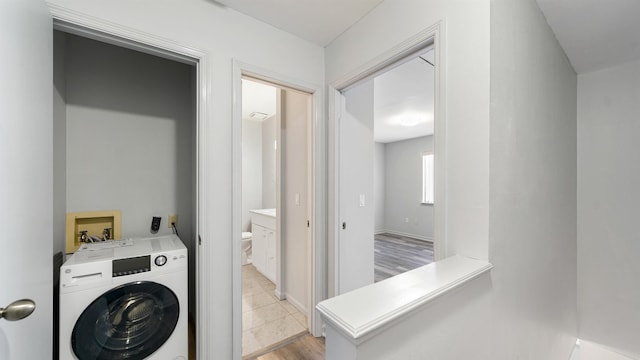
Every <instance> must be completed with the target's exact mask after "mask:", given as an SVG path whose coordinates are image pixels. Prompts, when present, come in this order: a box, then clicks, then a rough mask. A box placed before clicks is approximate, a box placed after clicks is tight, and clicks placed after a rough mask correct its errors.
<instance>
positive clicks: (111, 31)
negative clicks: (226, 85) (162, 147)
mask: <svg viewBox="0 0 640 360" xmlns="http://www.w3.org/2000/svg"><path fill="white" fill-rule="evenodd" d="M47 5H48V6H49V11H50V12H51V15H52V17H53V19H54V21H55V22H56V23H57V24H58V26H59V27H61V28H65V30H70V31H72V32H74V33H76V34H79V35H81V36H85V37H89V38H93V39H100V40H101V41H106V42H108V43H111V44H115V45H118V46H122V47H126V48H130V49H135V50H138V51H142V52H145V53H149V54H153V55H156V56H161V57H165V58H168V59H171V60H175V61H180V62H184V63H189V64H194V65H195V66H196V72H197V75H196V77H197V84H196V87H197V92H196V94H197V95H196V98H197V99H196V100H197V114H196V124H197V125H196V132H197V135H196V142H197V144H196V149H197V151H196V164H197V167H196V173H197V175H196V193H197V196H196V199H197V200H196V201H197V204H196V234H195V235H197V240H198V244H197V246H196V247H195V252H196V274H195V276H196V289H195V291H196V316H197V321H196V336H197V340H196V344H197V347H198V348H197V355H198V358H199V359H209V358H211V356H209V355H210V353H211V352H210V351H209V350H210V349H209V342H208V341H207V340H206V339H208V338H209V333H210V330H209V329H210V324H209V321H208V319H209V317H210V316H209V310H208V309H209V307H208V306H205V305H206V304H211V297H210V295H209V291H207V289H206V287H205V286H204V284H210V283H211V275H210V274H211V269H210V264H211V261H207V260H208V259H211V258H213V255H212V254H213V248H212V247H211V246H210V245H211V244H210V242H208V241H204V242H200V236H201V235H202V236H206V234H208V232H207V222H206V221H205V219H207V204H206V202H205V201H202V200H201V199H206V198H207V197H206V194H207V187H208V182H207V177H206V175H207V171H206V168H207V161H206V154H207V151H206V146H207V142H206V141H205V140H206V139H205V138H204V137H205V135H206V131H205V130H206V128H207V124H208V122H209V120H208V117H207V113H208V107H209V105H208V97H207V94H208V93H209V91H208V89H209V88H210V87H211V86H210V84H209V76H208V74H207V71H208V68H209V61H210V60H209V54H208V53H207V52H205V51H202V50H199V49H196V48H192V47H189V46H187V45H185V44H181V43H177V42H173V41H170V40H167V39H164V38H160V37H157V36H155V35H152V34H149V33H146V32H143V31H139V30H136V29H132V28H128V27H125V26H121V25H117V24H114V23H110V22H107V21H103V20H100V19H97V18H94V17H92V16H88V15H85V14H82V13H78V12H76V11H74V10H72V9H68V8H66V7H64V6H60V5H56V4H50V3H47ZM52 30H53V29H52Z"/></svg>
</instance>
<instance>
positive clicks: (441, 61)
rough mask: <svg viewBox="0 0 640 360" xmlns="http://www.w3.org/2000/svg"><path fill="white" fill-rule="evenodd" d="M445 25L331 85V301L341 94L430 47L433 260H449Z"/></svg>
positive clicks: (335, 278) (336, 254)
mask: <svg viewBox="0 0 640 360" xmlns="http://www.w3.org/2000/svg"><path fill="white" fill-rule="evenodd" d="M444 29H445V26H444V21H440V22H438V23H436V24H434V25H432V26H430V27H429V28H426V29H424V30H423V31H421V32H419V33H418V34H416V35H414V36H412V37H411V38H409V39H407V40H406V41H404V42H402V43H400V44H399V45H397V46H395V47H393V48H391V49H389V50H388V51H385V52H384V53H383V54H381V55H379V56H377V57H376V58H374V59H372V60H370V61H369V62H367V63H366V64H364V65H362V66H360V67H358V68H356V69H354V70H353V71H351V72H349V73H347V74H346V75H344V76H342V77H340V78H339V79H337V80H335V81H333V82H331V83H329V85H328V108H329V114H328V116H329V129H328V131H329V136H328V149H329V166H328V175H329V176H328V178H329V184H328V185H329V187H328V190H329V195H328V198H329V204H328V213H329V219H328V228H329V229H330V230H329V233H328V236H329V244H328V253H329V254H332V256H331V257H330V258H329V274H328V277H329V280H328V281H329V283H328V286H329V294H328V295H329V297H332V296H336V295H339V294H338V291H339V289H340V287H339V285H340V267H339V264H340V256H341V255H343V254H340V246H339V243H338V242H339V241H340V224H341V222H342V219H341V214H340V191H339V190H340V189H339V184H340V173H339V166H340V151H341V149H340V133H339V131H338V129H339V125H340V124H339V121H340V117H341V111H342V110H341V109H342V108H344V106H342V104H341V103H340V102H341V100H340V99H341V92H342V91H344V90H346V89H348V88H349V87H352V86H354V85H355V84H356V83H358V82H360V81H362V80H364V79H367V78H370V77H373V76H375V75H377V74H380V73H382V72H385V71H386V70H387V69H388V68H389V67H390V66H394V65H398V64H401V63H402V62H403V60H404V59H407V58H408V57H410V56H411V55H414V54H417V53H419V52H420V51H421V50H423V49H425V48H426V47H428V46H431V45H433V47H434V55H435V64H436V66H435V77H434V80H435V89H434V96H435V99H434V134H435V136H434V153H435V154H437V155H436V157H435V165H434V168H435V169H434V176H435V179H434V180H435V193H434V203H435V204H434V234H433V243H434V260H436V261H437V260H440V259H443V258H445V257H446V255H447V248H446V244H447V242H446V196H445V195H446V192H445V190H446V189H445V184H446V177H445V175H446V166H445V164H446V147H445V139H446V121H445V120H446V114H445V94H446V91H445V90H446V89H445V74H446V69H445V64H446V61H445V52H444V46H443V44H444V35H445V34H444Z"/></svg>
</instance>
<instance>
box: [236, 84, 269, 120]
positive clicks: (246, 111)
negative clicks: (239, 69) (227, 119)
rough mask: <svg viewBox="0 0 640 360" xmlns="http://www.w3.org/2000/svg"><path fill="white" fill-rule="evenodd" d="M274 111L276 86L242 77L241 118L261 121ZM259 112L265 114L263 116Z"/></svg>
mask: <svg viewBox="0 0 640 360" xmlns="http://www.w3.org/2000/svg"><path fill="white" fill-rule="evenodd" d="M275 113H276V88H275V87H273V86H269V85H266V84H263V83H259V82H255V81H251V80H247V79H242V119H244V120H253V121H263V120H265V119H266V118H268V117H269V116H272V115H274V114H275ZM252 114H254V116H252ZM261 114H265V116H261Z"/></svg>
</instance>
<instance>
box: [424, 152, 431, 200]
mask: <svg viewBox="0 0 640 360" xmlns="http://www.w3.org/2000/svg"><path fill="white" fill-rule="evenodd" d="M422 203H423V204H433V154H431V153H424V154H422Z"/></svg>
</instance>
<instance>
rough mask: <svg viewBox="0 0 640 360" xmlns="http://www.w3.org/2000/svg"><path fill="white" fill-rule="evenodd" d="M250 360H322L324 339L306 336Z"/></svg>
mask: <svg viewBox="0 0 640 360" xmlns="http://www.w3.org/2000/svg"><path fill="white" fill-rule="evenodd" d="M251 360H324V338H315V337H313V336H312V335H309V334H307V335H304V336H301V337H299V338H297V339H295V340H293V341H292V342H290V343H288V344H283V345H282V346H281V347H280V348H278V349H275V350H273V351H271V352H269V353H266V354H264V355H260V356H258V357H255V358H253V359H251Z"/></svg>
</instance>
